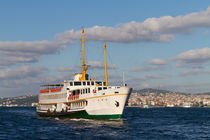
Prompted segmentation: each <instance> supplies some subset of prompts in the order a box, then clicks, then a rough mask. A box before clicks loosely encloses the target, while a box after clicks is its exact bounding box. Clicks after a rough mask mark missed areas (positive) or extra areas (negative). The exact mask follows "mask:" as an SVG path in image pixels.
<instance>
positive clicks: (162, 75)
mask: <svg viewBox="0 0 210 140" xmlns="http://www.w3.org/2000/svg"><path fill="white" fill-rule="evenodd" d="M145 77H146V78H147V79H148V80H149V79H163V78H168V77H170V75H166V74H146V76H145Z"/></svg>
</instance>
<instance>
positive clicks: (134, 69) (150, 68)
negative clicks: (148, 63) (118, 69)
mask: <svg viewBox="0 0 210 140" xmlns="http://www.w3.org/2000/svg"><path fill="white" fill-rule="evenodd" d="M159 69H161V67H158V66H152V67H143V68H140V67H134V68H131V69H130V71H132V72H139V71H153V70H159Z"/></svg>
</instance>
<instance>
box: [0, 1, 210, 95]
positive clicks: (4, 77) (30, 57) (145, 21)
mask: <svg viewBox="0 0 210 140" xmlns="http://www.w3.org/2000/svg"><path fill="white" fill-rule="evenodd" d="M0 21H1V22H0V60H1V61H0V97H11V96H20V95H27V94H38V93H39V89H40V85H41V84H50V83H59V82H62V81H64V80H71V79H72V78H73V75H74V73H79V72H81V65H82V53H81V42H80V39H81V29H82V27H84V30H85V59H86V63H87V65H88V66H89V68H88V73H89V75H90V77H91V78H94V79H95V80H104V52H103V42H104V41H106V44H107V63H108V80H109V85H121V84H122V83H123V73H124V79H125V82H126V83H127V84H128V86H129V87H132V88H133V89H143V88H157V89H166V90H171V91H179V92H186V93H202V92H209V91H210V39H209V38H210V2H209V0H202V1H198V0H176V1H175V0H174V1H168V0H160V1H157V0H141V1H139V0H132V1H129V0H115V1H112V0H106V1H97V0H90V1H85V0H84V1H83V0H81V1H69V0H61V1H55V0H44V1H43V0H36V1H28V0H20V1H12V0H7V1H6V0H5V1H0Z"/></svg>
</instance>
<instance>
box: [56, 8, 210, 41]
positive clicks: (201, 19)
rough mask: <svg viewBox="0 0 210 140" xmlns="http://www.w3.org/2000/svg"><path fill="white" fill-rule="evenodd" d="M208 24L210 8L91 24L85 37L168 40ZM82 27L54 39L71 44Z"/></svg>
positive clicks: (77, 37) (98, 39) (115, 39)
mask: <svg viewBox="0 0 210 140" xmlns="http://www.w3.org/2000/svg"><path fill="white" fill-rule="evenodd" d="M205 27H206V28H208V27H210V7H208V8H207V9H206V10H205V11H200V12H195V13H190V14H186V15H184V16H176V17H172V16H162V17H160V18H148V19H146V20H145V21H143V22H136V21H131V22H129V23H122V24H120V25H117V26H115V27H107V26H97V25H96V26H93V27H90V28H87V29H85V35H86V39H87V40H92V41H104V40H106V41H110V42H120V43H133V42H169V41H172V40H174V39H175V37H174V34H185V35H186V34H190V33H192V31H193V29H197V28H205ZM80 34H81V30H79V31H74V30H69V31H66V32H64V33H60V34H57V35H56V37H55V39H56V40H59V42H63V43H71V42H73V40H76V39H80V38H81V37H80V36H81V35H80Z"/></svg>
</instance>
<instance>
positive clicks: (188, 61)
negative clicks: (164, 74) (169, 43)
mask: <svg viewBox="0 0 210 140" xmlns="http://www.w3.org/2000/svg"><path fill="white" fill-rule="evenodd" d="M174 60H176V61H177V62H178V63H177V67H202V65H203V64H204V63H206V62H209V61H210V48H202V49H195V50H189V51H186V52H184V53H181V54H179V55H177V56H176V57H175V58H174Z"/></svg>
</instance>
